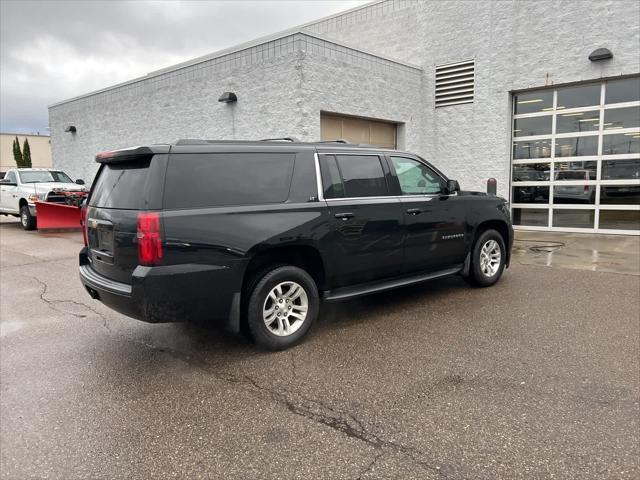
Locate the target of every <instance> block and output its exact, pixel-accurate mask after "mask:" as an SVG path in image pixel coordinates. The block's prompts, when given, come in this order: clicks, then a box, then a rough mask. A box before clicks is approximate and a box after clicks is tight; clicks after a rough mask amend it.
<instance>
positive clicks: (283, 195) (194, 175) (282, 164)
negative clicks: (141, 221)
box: [164, 153, 295, 208]
mask: <svg viewBox="0 0 640 480" xmlns="http://www.w3.org/2000/svg"><path fill="white" fill-rule="evenodd" d="M294 158H295V154H293V153H291V154H289V153H212V154H179V155H172V156H171V158H170V160H169V166H168V168H167V180H166V184H165V193H164V207H165V208H197V207H221V206H230V205H260V204H269V203H282V202H284V201H285V200H286V199H287V197H288V196H289V187H290V185H291V174H292V172H293V163H294Z"/></svg>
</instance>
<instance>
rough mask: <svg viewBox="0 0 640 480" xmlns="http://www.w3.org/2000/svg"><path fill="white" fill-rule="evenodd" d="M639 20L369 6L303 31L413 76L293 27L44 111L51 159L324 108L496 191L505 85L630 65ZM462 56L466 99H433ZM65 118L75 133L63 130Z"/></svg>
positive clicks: (578, 4)
mask: <svg viewBox="0 0 640 480" xmlns="http://www.w3.org/2000/svg"><path fill="white" fill-rule="evenodd" d="M638 18H640V3H639V2H637V1H636V0H600V1H586V0H584V1H583V0H561V1H555V0H459V1H451V0H442V1H441V0H438V1H436V0H415V1H414V0H387V1H385V2H376V3H373V4H370V5H367V6H365V7H363V8H362V9H359V10H356V11H352V12H350V13H348V14H345V15H343V16H337V17H332V18H330V19H328V20H325V21H320V22H317V23H315V24H311V25H307V26H305V29H306V30H308V31H310V32H314V33H316V34H318V35H322V36H323V37H325V38H329V39H333V40H335V41H337V42H343V43H345V44H347V45H350V46H355V47H358V48H360V49H363V50H366V51H370V52H375V53H377V54H379V55H381V56H387V57H393V58H397V59H399V60H401V61H404V62H410V63H414V64H417V65H419V66H421V67H422V69H423V72H422V74H421V76H420V78H417V77H418V76H419V75H417V74H416V72H417V71H416V70H415V69H411V68H410V67H407V66H405V65H402V64H393V62H388V61H386V60H381V59H372V58H371V56H367V55H362V58H360V57H358V58H355V57H354V58H352V57H351V56H350V55H351V54H357V55H360V53H359V52H355V51H353V50H351V51H349V49H345V48H344V47H339V46H336V45H335V44H334V45H333V46H332V45H329V44H328V43H326V42H325V44H324V46H323V42H322V41H321V40H317V41H315V40H314V41H310V40H309V39H308V38H305V36H303V35H301V34H293V35H292V36H291V37H290V38H287V39H281V40H277V41H275V42H271V41H270V42H266V43H265V44H264V45H259V46H255V47H252V48H250V49H249V50H247V52H249V53H248V54H245V55H244V56H243V57H242V58H240V57H239V56H238V55H236V54H232V55H225V57H223V58H220V59H214V60H211V61H210V62H208V64H205V65H204V68H201V66H194V67H187V68H185V69H181V70H180V71H176V72H168V73H166V74H163V75H161V78H160V79H159V80H158V81H154V82H150V81H147V82H140V86H138V87H135V88H130V90H127V91H125V92H121V91H120V90H121V89H118V88H115V89H113V90H111V91H108V92H104V93H100V94H97V95H95V96H93V97H89V99H80V100H74V101H70V102H67V103H63V104H61V105H57V106H54V107H52V108H51V109H50V126H51V129H52V130H51V143H52V150H53V161H54V165H56V166H58V167H61V168H65V169H67V170H69V173H70V174H72V175H73V176H80V175H84V176H85V177H87V178H90V177H91V176H92V174H93V172H94V171H95V166H94V164H93V162H92V160H91V159H92V158H93V156H94V155H95V153H96V152H97V151H100V150H103V149H109V148H117V147H122V146H126V145H131V144H139V143H149V142H168V141H173V140H175V139H177V138H180V137H206V138H260V137H265V136H281V135H295V136H298V137H300V138H301V139H303V140H315V139H318V138H319V137H320V111H322V110H325V111H333V112H337V113H345V114H352V115H361V116H366V117H374V118H381V119H387V120H394V121H398V122H404V124H405V130H406V142H405V145H404V147H406V148H407V149H409V150H413V151H415V152H416V153H419V154H421V155H423V156H425V157H426V158H427V159H428V160H430V161H432V162H433V163H434V164H435V165H437V166H438V167H439V168H441V169H442V170H443V171H444V172H445V173H447V174H448V175H449V176H450V177H452V178H456V179H458V180H459V181H460V183H461V184H462V186H463V188H466V189H476V190H484V189H485V185H486V180H487V179H488V178H489V177H495V178H497V179H498V190H499V193H500V194H502V195H504V196H508V195H509V192H508V183H509V176H510V175H509V173H510V144H511V139H510V135H511V132H510V118H511V92H512V91H514V90H520V89H529V88H539V87H543V86H545V85H550V84H556V85H557V84H564V83H571V82H579V81H585V80H597V79H599V78H606V77H614V76H618V75H627V74H637V73H638V72H640V25H639V23H638V20H637V19H638ZM278 42H279V43H278ZM603 46H604V47H607V48H609V49H611V50H612V51H613V54H614V58H613V59H612V60H608V61H603V62H595V63H594V62H590V61H589V60H588V58H587V57H588V55H589V53H590V52H591V51H593V50H595V49H596V48H598V47H603ZM340 52H343V53H340ZM344 52H347V53H344ZM234 55H235V56H234ZM343 57H344V58H343ZM471 58H473V59H475V62H476V71H475V72H476V82H475V99H474V102H473V103H472V104H465V105H457V106H449V107H443V108H438V109H435V107H434V77H435V66H436V65H439V64H446V63H452V62H458V61H462V60H467V59H471ZM374 60H380V61H381V62H382V64H383V65H382V66H378V65H377V64H376V63H375V61H374ZM207 65H208V66H207ZM229 65H232V66H231V67H230V66H229ZM180 72H183V73H180ZM225 90H232V91H234V92H236V93H237V94H238V96H239V99H240V100H239V102H238V103H237V104H236V105H233V106H232V105H222V104H219V103H218V102H217V98H218V96H219V95H220V93H222V92H223V91H225ZM66 124H74V125H76V127H77V128H78V133H77V134H76V135H75V136H72V135H71V134H66V133H63V132H62V130H63V128H64V126H65V125H66Z"/></svg>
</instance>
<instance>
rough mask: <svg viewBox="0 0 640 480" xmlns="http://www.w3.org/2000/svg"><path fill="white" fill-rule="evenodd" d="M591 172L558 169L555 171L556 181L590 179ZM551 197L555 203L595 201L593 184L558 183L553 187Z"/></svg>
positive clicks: (592, 202)
mask: <svg viewBox="0 0 640 480" xmlns="http://www.w3.org/2000/svg"><path fill="white" fill-rule="evenodd" d="M591 175H592V173H591V172H589V171H588V170H560V171H558V172H556V175H555V178H556V180H558V181H563V180H567V181H576V180H579V181H584V182H588V181H589V180H591ZM553 199H554V202H556V203H591V204H594V203H595V199H596V186H595V185H560V184H556V186H555V187H554V189H553Z"/></svg>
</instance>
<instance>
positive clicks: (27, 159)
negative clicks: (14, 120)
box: [22, 138, 31, 168]
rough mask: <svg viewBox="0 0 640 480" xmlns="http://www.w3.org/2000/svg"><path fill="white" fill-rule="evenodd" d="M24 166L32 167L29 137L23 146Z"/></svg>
mask: <svg viewBox="0 0 640 480" xmlns="http://www.w3.org/2000/svg"><path fill="white" fill-rule="evenodd" d="M22 166H23V167H27V168H31V147H30V146H29V139H28V138H25V139H24V146H23V147H22Z"/></svg>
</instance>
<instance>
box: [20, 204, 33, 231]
mask: <svg viewBox="0 0 640 480" xmlns="http://www.w3.org/2000/svg"><path fill="white" fill-rule="evenodd" d="M20 223H21V224H22V228H24V229H25V230H35V229H36V217H34V216H32V215H31V212H30V211H29V206H28V205H22V206H21V207H20Z"/></svg>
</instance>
